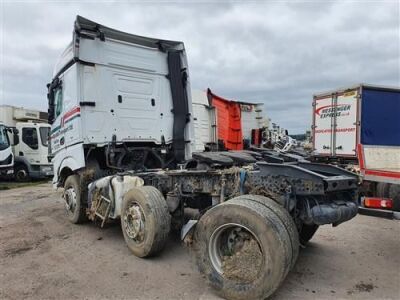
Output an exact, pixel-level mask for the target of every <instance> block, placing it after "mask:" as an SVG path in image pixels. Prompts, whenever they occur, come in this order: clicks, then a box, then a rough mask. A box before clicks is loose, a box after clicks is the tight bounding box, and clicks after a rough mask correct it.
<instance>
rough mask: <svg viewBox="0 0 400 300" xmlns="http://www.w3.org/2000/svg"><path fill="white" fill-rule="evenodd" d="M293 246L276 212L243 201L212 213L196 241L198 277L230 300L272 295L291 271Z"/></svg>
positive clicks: (231, 202) (204, 220)
mask: <svg viewBox="0 0 400 300" xmlns="http://www.w3.org/2000/svg"><path fill="white" fill-rule="evenodd" d="M289 243H290V241H289V237H288V233H287V231H286V229H285V227H284V225H283V223H282V222H281V221H280V220H279V218H278V217H277V216H276V214H275V213H273V212H272V211H271V210H270V209H268V208H267V207H266V206H264V205H263V204H260V203H258V202H256V201H253V200H247V199H239V197H238V198H234V199H232V200H229V201H227V202H224V203H223V204H219V205H216V206H214V207H213V208H211V209H210V210H208V211H207V212H206V213H205V214H204V215H203V216H202V217H201V218H200V220H199V222H198V224H197V226H196V229H195V236H194V249H195V253H196V260H197V265H198V267H199V270H200V272H201V273H202V274H203V275H204V276H205V278H206V280H207V281H208V283H209V284H210V285H211V286H212V287H213V288H215V289H216V291H217V293H218V294H219V295H220V296H222V297H224V298H226V299H264V298H266V297H268V296H270V295H271V294H272V293H273V292H274V291H275V290H276V289H277V288H278V287H279V285H280V283H281V282H282V280H283V279H284V277H285V276H286V274H287V272H288V269H289V268H290V264H291V251H289V250H288V248H289Z"/></svg>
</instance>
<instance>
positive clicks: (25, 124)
mask: <svg viewBox="0 0 400 300" xmlns="http://www.w3.org/2000/svg"><path fill="white" fill-rule="evenodd" d="M46 118H47V113H45V112H41V111H39V110H34V109H26V108H22V107H15V106H11V105H0V121H1V122H3V124H4V125H5V126H6V127H7V128H8V130H7V135H8V136H7V138H8V140H9V142H10V144H11V150H12V152H13V158H14V164H13V168H14V172H13V173H14V177H15V179H16V180H17V181H26V180H28V179H30V178H33V179H37V178H46V177H49V176H53V166H52V164H51V161H50V159H49V139H48V137H49V132H50V125H49V124H47V120H46Z"/></svg>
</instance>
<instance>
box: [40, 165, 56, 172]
mask: <svg viewBox="0 0 400 300" xmlns="http://www.w3.org/2000/svg"><path fill="white" fill-rule="evenodd" d="M41 169H42V171H43V172H48V171H53V166H42V167H41Z"/></svg>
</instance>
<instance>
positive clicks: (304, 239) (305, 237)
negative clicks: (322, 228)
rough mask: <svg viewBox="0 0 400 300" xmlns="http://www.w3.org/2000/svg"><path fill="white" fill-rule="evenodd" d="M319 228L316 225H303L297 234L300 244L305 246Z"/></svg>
mask: <svg viewBox="0 0 400 300" xmlns="http://www.w3.org/2000/svg"><path fill="white" fill-rule="evenodd" d="M318 228H319V226H318V225H316V224H311V225H307V224H303V225H302V227H301V230H300V232H299V238H300V244H301V245H303V246H305V245H306V244H307V243H308V242H309V241H310V240H311V239H312V237H313V236H314V234H315V233H316V232H317V230H318Z"/></svg>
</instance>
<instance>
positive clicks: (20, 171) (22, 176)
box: [14, 165, 30, 182]
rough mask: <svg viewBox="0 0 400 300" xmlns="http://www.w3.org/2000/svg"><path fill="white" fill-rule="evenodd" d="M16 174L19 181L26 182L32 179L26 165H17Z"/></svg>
mask: <svg viewBox="0 0 400 300" xmlns="http://www.w3.org/2000/svg"><path fill="white" fill-rule="evenodd" d="M14 176H15V180H16V181H18V182H26V181H28V180H29V179H30V176H29V170H28V168H27V167H26V166H25V165H17V166H16V167H15V170H14Z"/></svg>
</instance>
